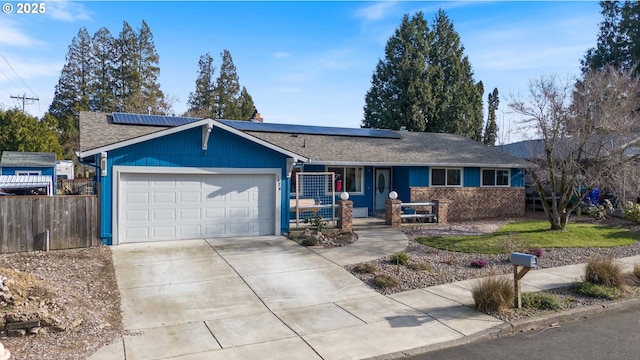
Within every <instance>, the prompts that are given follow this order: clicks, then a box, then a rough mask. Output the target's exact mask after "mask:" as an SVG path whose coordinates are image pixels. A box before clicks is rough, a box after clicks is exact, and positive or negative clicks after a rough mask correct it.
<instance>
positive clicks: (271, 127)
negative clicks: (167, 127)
mask: <svg viewBox="0 0 640 360" xmlns="http://www.w3.org/2000/svg"><path fill="white" fill-rule="evenodd" d="M219 121H220V122H221V123H223V124H225V125H228V126H231V127H232V128H234V129H236V130H241V131H255V132H272V133H285V134H306V135H333V136H354V137H372V138H390V139H401V138H402V136H401V135H400V134H398V133H396V132H393V131H391V130H379V129H360V128H338V127H327V126H313V125H293V124H271V123H260V122H252V121H236V120H219Z"/></svg>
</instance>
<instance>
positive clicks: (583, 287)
mask: <svg viewBox="0 0 640 360" xmlns="http://www.w3.org/2000/svg"><path fill="white" fill-rule="evenodd" d="M569 290H571V291H572V292H574V293H576V294H580V295H584V296H589V297H594V298H601V299H608V300H615V299H618V298H619V297H620V296H622V290H620V288H617V287H610V286H605V285H601V284H593V283H590V282H588V281H584V282H576V283H573V284H571V286H570V287H569Z"/></svg>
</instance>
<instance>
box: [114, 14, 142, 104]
mask: <svg viewBox="0 0 640 360" xmlns="http://www.w3.org/2000/svg"><path fill="white" fill-rule="evenodd" d="M116 61H117V64H116V68H117V70H116V110H117V111H118V112H134V111H135V102H136V100H137V97H138V94H137V93H138V92H139V89H140V72H139V66H140V65H139V63H140V57H139V52H138V36H137V34H136V32H135V31H134V30H133V28H132V27H131V26H130V25H129V24H128V23H127V22H126V21H125V22H124V23H123V25H122V31H120V34H119V35H118V38H117V39H116Z"/></svg>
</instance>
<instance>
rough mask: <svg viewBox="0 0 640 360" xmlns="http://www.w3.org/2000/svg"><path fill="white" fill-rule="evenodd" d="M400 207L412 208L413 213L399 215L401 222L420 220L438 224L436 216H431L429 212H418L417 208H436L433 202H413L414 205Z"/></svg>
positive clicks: (407, 204)
mask: <svg viewBox="0 0 640 360" xmlns="http://www.w3.org/2000/svg"><path fill="white" fill-rule="evenodd" d="M402 207H408V208H414V209H415V212H414V213H411V214H401V215H400V217H401V218H402V219H403V220H405V219H406V220H420V221H421V220H422V219H430V220H432V221H433V222H436V223H437V222H438V217H437V216H436V214H433V213H431V212H429V213H427V212H418V209H417V208H422V207H431V209H433V208H434V207H436V203H434V202H415V203H402Z"/></svg>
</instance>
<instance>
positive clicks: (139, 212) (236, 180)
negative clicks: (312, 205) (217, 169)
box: [119, 173, 276, 243]
mask: <svg viewBox="0 0 640 360" xmlns="http://www.w3.org/2000/svg"><path fill="white" fill-rule="evenodd" d="M119 189H120V191H121V194H122V197H120V199H121V200H120V204H119V210H120V216H119V219H120V224H119V227H120V231H119V233H120V234H121V236H120V238H119V242H120V243H126V242H142V241H159V240H178V239H198V238H206V237H229V236H245V235H272V234H274V233H275V208H276V207H275V178H274V176H273V175H262V174H258V175H255V174H250V175H249V174H248V175H236V174H233V175H230V174H216V175H211V174H206V175H200V174H132V173H123V174H122V177H121V180H120V186H119Z"/></svg>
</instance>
